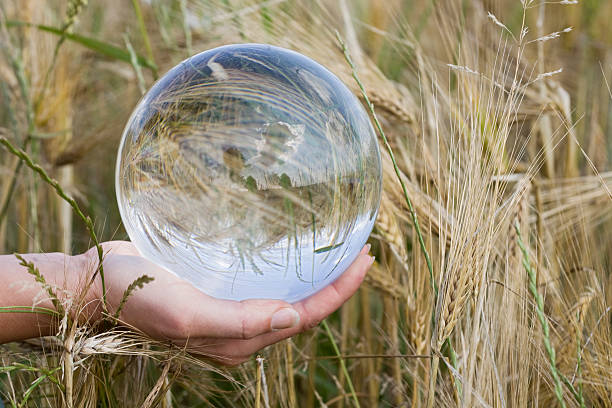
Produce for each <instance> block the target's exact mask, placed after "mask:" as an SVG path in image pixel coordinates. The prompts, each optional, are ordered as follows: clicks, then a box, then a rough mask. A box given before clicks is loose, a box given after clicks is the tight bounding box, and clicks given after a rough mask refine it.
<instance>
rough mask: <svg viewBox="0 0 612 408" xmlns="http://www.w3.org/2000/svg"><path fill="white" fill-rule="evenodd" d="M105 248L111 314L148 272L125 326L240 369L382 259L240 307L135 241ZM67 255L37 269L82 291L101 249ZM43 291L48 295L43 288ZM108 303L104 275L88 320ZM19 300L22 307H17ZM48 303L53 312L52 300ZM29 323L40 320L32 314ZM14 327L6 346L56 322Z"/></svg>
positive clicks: (320, 315)
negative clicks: (307, 292)
mask: <svg viewBox="0 0 612 408" xmlns="http://www.w3.org/2000/svg"><path fill="white" fill-rule="evenodd" d="M102 247H103V250H104V254H105V256H104V275H105V283H106V297H107V305H108V310H109V313H111V314H112V313H114V311H115V310H116V308H117V306H118V305H119V303H120V302H121V298H122V297H123V293H124V291H125V289H126V288H127V287H128V286H129V285H130V284H131V283H132V282H133V281H134V280H135V279H137V278H138V277H140V276H142V275H144V274H146V275H148V276H150V277H152V278H154V280H153V281H152V282H150V283H147V284H145V285H144V286H143V287H142V288H140V289H136V290H135V291H134V292H133V293H132V294H131V296H130V297H129V299H128V300H127V303H126V304H125V306H124V307H123V309H122V311H121V315H120V316H119V319H120V321H121V322H123V323H124V324H125V325H126V326H129V327H132V328H135V329H137V330H140V331H142V332H144V333H146V334H147V335H149V336H150V337H152V338H154V339H157V340H161V341H171V342H173V343H175V344H177V345H179V346H181V347H185V348H186V349H187V351H189V352H191V353H194V354H201V355H204V356H207V357H209V358H212V359H214V360H216V361H218V362H220V363H222V364H226V365H236V364H240V363H241V362H244V361H246V360H248V358H249V357H250V356H251V355H252V354H253V353H255V352H257V351H258V350H260V349H262V348H264V347H266V346H268V345H270V344H273V343H276V342H279V341H281V340H283V339H286V338H288V337H291V336H294V335H296V334H298V333H300V332H303V331H305V330H308V329H311V328H313V327H315V326H317V325H318V324H319V323H320V322H321V321H322V320H323V319H324V318H326V317H327V316H328V315H330V314H331V313H332V312H334V311H335V310H336V309H338V308H339V307H340V306H341V305H342V304H343V303H344V302H346V301H347V300H348V299H349V298H350V297H351V296H352V295H353V294H354V293H355V292H356V291H357V289H358V288H359V285H360V284H361V283H362V281H363V279H364V277H365V274H366V273H367V271H368V269H369V268H370V266H371V265H372V263H373V261H374V258H373V257H371V256H369V255H368V251H369V245H366V246H365V247H364V248H363V249H362V251H361V252H360V253H359V255H358V257H357V259H356V260H355V261H354V262H353V264H352V265H351V266H350V267H349V268H348V269H347V270H346V271H345V272H344V273H343V274H342V275H341V276H340V277H339V278H338V279H337V280H336V281H335V282H334V283H332V284H331V285H328V286H327V287H325V288H323V289H322V290H321V291H319V292H317V293H316V294H314V295H312V296H311V297H309V298H307V299H305V300H303V301H301V302H298V303H295V304H289V303H287V302H283V301H280V300H262V299H254V300H244V301H241V302H236V301H230V300H220V299H216V298H213V297H211V296H208V295H206V294H204V293H203V292H201V291H199V290H198V289H196V288H195V287H193V286H192V285H191V284H189V283H188V282H186V281H183V280H182V279H180V278H178V277H177V276H175V275H174V274H172V273H170V272H168V271H166V270H165V269H163V268H161V267H158V266H157V265H155V264H154V263H152V262H150V261H148V260H147V259H145V258H143V257H142V256H141V255H140V254H139V252H138V250H137V249H136V248H135V246H134V245H133V244H132V243H130V242H126V241H111V242H106V243H103V244H102ZM43 255H44V254H43ZM50 255H63V254H50ZM63 256H64V258H66V259H68V260H65V261H64V262H63V268H62V266H61V262H60V261H59V260H58V259H56V258H53V259H54V262H55V264H56V265H55V269H56V270H55V271H54V270H53V269H54V268H52V267H49V266H48V264H49V259H50V258H47V261H46V262H47V263H46V264H44V265H43V266H39V265H38V264H37V267H39V269H40V270H41V273H42V274H43V275H44V276H45V277H46V279H47V281H48V282H54V283H55V284H57V285H58V286H60V287H61V286H62V284H63V285H74V286H73V290H76V289H75V288H76V286H78V285H81V287H82V285H83V282H86V281H87V277H86V276H91V271H93V270H95V267H96V265H97V252H96V251H95V248H93V249H91V250H89V251H87V252H86V253H84V254H82V255H78V256H75V257H68V256H66V255H63ZM32 257H34V258H35V259H32V258H30V256H27V257H26V258H27V259H28V260H31V261H32V262H34V263H35V264H36V262H37V261H39V262H42V263H44V262H45V261H44V260H41V259H40V258H36V256H34V255H33V256H32ZM0 258H6V256H4V257H0ZM5 263H6V262H5ZM2 266H3V261H2V259H0V272H2V269H3V268H2ZM11 268H12V269H15V271H14V272H16V269H18V268H21V269H22V271H21V272H22V273H24V274H25V268H23V267H20V266H17V267H16V266H15V263H14V262H13V263H12V264H11V265H10V266H9V268H8V269H9V270H10V269H11ZM57 269H60V270H61V271H62V272H58V271H57ZM71 274H76V275H77V277H74V276H70V275H71ZM26 275H27V274H26ZM2 279H3V275H0V283H1V281H2ZM30 286H31V285H30ZM38 289H39V292H40V287H39V288H38ZM0 291H1V290H0ZM27 296H28V295H27V294H26V295H25V296H24V294H23V293H22V294H21V297H20V298H19V299H13V300H14V301H12V302H11V301H10V300H9V301H8V303H7V301H6V299H3V300H2V301H1V302H0V303H2V305H5V304H6V305H8V304H12V305H24V304H29V305H31V304H32V300H31V299H30V303H23V302H24V301H25V300H27ZM30 296H31V294H30ZM101 298H102V288H101V280H100V279H99V278H97V279H96V280H95V283H94V284H93V285H92V286H91V288H90V290H89V291H88V293H87V294H86V297H85V299H84V305H86V306H85V307H84V309H83V312H84V313H83V315H84V316H86V317H87V318H89V320H90V321H92V320H94V321H95V320H98V319H100V318H101V317H102V312H101V311H102V308H101V300H100V299H101ZM0 299H2V298H0ZM19 300H21V303H16V302H19ZM40 306H44V307H49V305H48V304H46V303H45V302H42V303H41V304H40ZM11 315H13V314H8V315H6V314H0V329H2V330H0V331H4V332H6V330H9V332H10V330H11V323H10V316H11ZM7 317H8V320H9V322H8V323H7ZM82 317H83V316H81V318H82ZM3 318H4V319H3ZM28 319H30V320H31V319H32V317H31V316H28ZM28 319H26V320H28ZM3 323H4V324H3ZM34 323H37V324H36V328H35V330H34V329H33V328H32V327H29V326H32V325H33V324H34ZM13 324H17V325H19V326H20V327H19V328H18V330H17V333H16V334H15V335H13V336H9V337H7V336H0V341H11V340H18V339H22V338H27V337H33V336H36V335H45V334H50V332H51V331H52V329H51V325H50V324H49V323H45V322H44V321H41V319H38V321H37V322H36V321H32V322H29V323H27V322H26V323H24V321H23V318H22V319H19V320H18V319H15V318H13ZM7 325H8V327H7ZM28 325H29V326H28ZM23 326H25V327H23Z"/></svg>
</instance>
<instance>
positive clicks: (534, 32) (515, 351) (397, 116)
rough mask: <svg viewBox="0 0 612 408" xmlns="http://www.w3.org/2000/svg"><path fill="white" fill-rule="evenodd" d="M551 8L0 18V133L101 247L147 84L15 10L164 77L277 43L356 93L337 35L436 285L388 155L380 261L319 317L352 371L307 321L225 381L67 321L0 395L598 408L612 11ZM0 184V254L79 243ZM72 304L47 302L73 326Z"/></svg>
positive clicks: (12, 356) (107, 8)
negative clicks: (186, 64)
mask: <svg viewBox="0 0 612 408" xmlns="http://www.w3.org/2000/svg"><path fill="white" fill-rule="evenodd" d="M134 3H138V2H137V1H136V2H134ZM491 3H493V4H491ZM561 3H573V2H547V3H536V2H535V1H531V0H523V1H518V0H517V1H508V2H488V1H487V2H485V1H474V2H467V1H463V2H459V1H453V0H441V1H437V2H430V1H425V0H419V1H414V2H410V3H409V5H402V4H400V2H397V1H392V2H388V3H387V2H385V3H384V4H385V7H382V6H381V4H382V2H377V1H374V0H354V1H348V0H347V1H339V2H336V1H321V2H313V3H312V4H310V3H309V4H308V6H306V5H304V4H302V3H301V2H297V1H289V0H287V1H265V2H254V1H246V0H245V1H237V0H236V1H229V0H225V1H218V2H217V1H212V0H211V1H195V0H191V1H187V0H177V1H152V2H151V3H149V2H141V3H140V11H139V13H140V14H141V16H142V18H141V19H138V18H137V14H135V13H134V8H133V5H132V4H128V2H119V1H108V2H104V4H103V5H101V4H96V3H95V2H90V4H89V5H86V4H85V2H82V1H72V2H66V1H64V0H54V1H51V2H41V1H39V0H27V1H17V0H14V1H13V0H9V1H7V2H3V3H2V4H0V52H1V55H2V58H0V130H1V133H2V135H5V136H6V137H7V138H8V139H9V140H10V141H11V142H12V143H13V144H15V145H18V146H20V147H22V148H23V149H24V150H26V151H27V152H28V154H29V156H30V157H32V158H33V159H34V161H35V162H37V163H40V164H41V165H42V167H43V168H44V169H46V170H47V172H48V173H50V174H51V175H52V176H55V177H56V178H58V179H59V183H60V185H61V187H63V190H64V191H66V192H67V193H68V194H69V195H70V196H71V197H75V198H76V200H77V201H78V203H79V205H80V206H81V208H86V209H88V212H89V213H92V215H93V219H94V220H95V232H97V236H98V237H100V239H109V238H112V237H115V238H124V237H125V236H124V235H123V234H124V233H123V232H122V230H121V229H120V227H118V226H119V225H120V221H119V216H118V212H117V210H116V205H115V203H114V193H113V167H112V165H113V162H114V157H115V154H116V147H117V143H118V139H119V136H120V134H121V130H122V128H123V126H124V124H125V122H126V120H127V116H128V114H129V112H131V110H132V108H133V106H134V105H135V103H136V101H137V100H138V98H139V95H140V90H139V79H138V78H139V76H141V78H142V81H144V82H145V83H146V85H147V86H150V85H151V84H152V82H153V80H154V77H155V75H156V72H155V71H154V70H151V69H148V68H147V67H146V66H144V65H142V66H141V65H139V62H138V60H137V59H135V58H131V59H130V58H129V53H128V54H126V55H128V58H127V59H126V60H118V59H112V58H109V57H108V56H103V55H101V54H100V52H97V51H96V50H95V49H92V48H86V47H83V46H81V45H78V44H76V43H75V42H74V41H72V40H71V39H70V38H66V39H65V40H63V41H61V45H60V46H58V45H57V44H58V41H60V38H61V37H58V36H56V35H53V34H50V33H48V32H42V31H40V30H37V29H35V28H33V27H26V26H15V25H8V24H7V22H8V21H9V20H10V21H14V20H21V21H28V22H33V23H37V24H46V25H50V26H54V27H60V28H62V27H64V28H65V29H66V32H71V33H78V34H82V35H84V36H87V37H95V38H98V39H101V40H102V41H104V42H105V43H109V44H115V45H117V46H118V47H120V48H125V44H126V41H125V37H124V36H123V34H124V33H127V37H128V38H129V42H128V44H130V45H131V46H133V49H134V50H136V52H138V53H140V54H142V55H146V56H147V58H149V59H153V57H154V58H155V63H156V64H157V65H158V66H159V72H160V73H163V72H165V71H166V70H167V69H168V68H170V67H171V66H173V65H174V64H176V63H177V62H178V61H180V60H181V59H183V58H185V57H186V56H187V55H189V54H191V53H192V52H197V51H200V50H204V49H209V48H212V47H214V46H217V45H220V44H224V43H231V42H267V43H272V44H275V45H279V46H284V47H287V48H292V49H294V50H297V51H299V52H301V53H303V54H305V55H308V56H310V57H312V58H314V59H315V60H317V61H320V62H321V63H323V64H324V65H326V66H327V67H328V68H329V69H330V70H332V71H333V72H335V73H336V74H337V75H338V76H339V77H340V78H341V79H342V80H343V81H344V82H345V83H346V84H347V85H348V86H349V87H350V88H351V89H352V90H353V91H354V93H355V94H356V95H359V96H361V91H360V89H359V87H358V85H357V83H356V81H355V80H354V78H353V77H352V70H351V67H350V66H349V65H348V64H347V62H346V60H345V58H344V55H343V50H342V49H341V47H340V46H339V44H338V41H337V39H336V36H335V29H338V31H339V32H340V33H341V36H342V38H344V39H345V40H346V44H347V49H348V51H349V53H350V55H351V56H352V57H353V60H354V61H355V64H356V71H357V74H358V77H359V78H360V79H361V81H362V82H363V85H364V87H365V89H366V91H367V93H368V96H369V99H370V100H371V101H372V102H373V104H374V108H375V110H376V114H377V115H378V119H379V120H380V123H381V125H382V128H383V129H384V132H385V134H386V136H387V139H388V140H389V144H390V147H391V148H392V151H393V153H394V156H395V158H396V159H397V165H398V169H397V170H398V172H399V178H400V179H401V180H402V182H403V183H404V185H405V187H406V192H407V195H408V196H409V198H410V200H411V202H412V205H413V207H414V210H415V214H416V217H417V219H418V222H419V225H420V234H421V237H422V239H423V244H424V248H425V249H426V251H427V253H428V254H429V255H430V257H431V264H432V272H433V273H432V274H431V275H430V272H429V270H428V265H427V261H426V257H425V254H424V251H422V250H421V248H420V240H419V235H418V234H417V231H416V230H415V228H414V227H413V219H412V215H411V214H410V211H409V210H410V209H409V208H408V205H407V203H406V200H405V199H404V193H403V191H402V187H401V185H400V183H399V180H398V175H397V174H396V173H395V171H394V168H393V165H392V162H391V156H390V155H389V153H388V152H386V151H383V154H382V157H383V178H384V182H383V201H382V204H381V210H380V214H379V218H378V220H377V224H376V226H375V229H374V232H373V234H372V236H371V239H370V242H371V243H372V250H373V252H374V254H375V255H376V259H377V263H376V264H375V265H374V267H373V268H372V270H371V272H370V274H369V275H368V277H367V278H366V283H365V284H364V286H363V287H362V289H360V291H359V293H358V294H357V295H356V296H355V297H354V298H353V299H351V301H349V302H348V303H347V304H346V305H345V306H344V307H343V308H342V309H341V311H340V312H339V313H337V314H336V315H334V316H332V317H331V318H330V319H328V323H329V328H330V331H331V337H333V338H334V339H335V341H336V342H337V344H338V348H339V352H340V354H341V355H342V358H343V361H344V363H345V364H346V373H345V372H344V370H343V369H342V364H340V361H339V360H338V358H337V356H336V353H334V350H333V347H332V344H331V342H330V341H329V338H330V337H329V336H327V335H326V333H324V332H323V331H322V329H320V328H318V329H314V330H312V331H311V332H309V333H305V334H303V335H300V336H298V337H296V338H294V339H292V340H291V341H287V342H283V343H281V344H279V345H276V346H273V347H270V348H268V349H267V350H264V351H262V354H261V356H262V358H263V359H261V360H255V359H254V360H253V361H252V362H250V363H247V364H244V365H242V366H241V367H238V368H237V369H233V370H225V369H220V368H217V367H214V366H211V365H209V364H207V363H206V362H204V361H202V360H199V359H196V358H194V357H193V356H190V355H188V354H185V353H184V352H183V351H182V350H180V349H177V348H172V347H169V346H168V345H167V344H162V343H158V342H154V341H151V340H150V339H146V338H145V337H144V336H142V335H140V334H138V333H135V332H131V331H128V330H124V329H120V328H117V327H115V328H110V329H109V328H107V327H102V326H97V327H88V326H83V325H80V324H78V323H76V321H72V320H71V319H68V318H62V317H61V316H60V317H59V318H58V319H59V321H60V325H59V327H60V330H59V332H58V334H57V335H56V336H52V337H49V338H44V339H38V340H35V341H28V342H23V343H19V344H8V345H3V346H1V356H0V360H1V365H2V368H0V392H1V395H2V398H3V399H4V401H5V402H7V403H8V405H11V404H12V405H13V406H20V405H21V406H40V407H47V406H51V407H54V406H62V405H65V406H69V407H73V406H74V407H94V406H104V407H111V406H112V407H114V406H117V407H119V406H147V407H150V406H163V407H179V406H262V407H264V406H267V405H269V406H271V407H275V406H279V407H295V406H305V407H310V406H328V407H348V406H353V405H355V404H354V400H353V399H352V395H351V394H352V393H351V392H350V391H349V386H348V384H349V382H350V383H352V384H353V385H354V388H355V395H356V396H357V397H358V400H359V402H360V405H361V406H364V407H374V406H381V407H384V406H415V407H416V406H427V405H428V404H429V406H465V407H472V406H495V407H514V406H516V407H524V406H542V407H548V406H555V404H558V405H561V403H560V402H559V398H561V399H562V401H563V403H562V404H563V405H565V406H567V407H590V406H597V407H612V381H611V380H610V378H612V374H611V373H612V323H611V322H612V312H611V307H612V304H611V300H610V299H612V234H610V233H609V231H610V229H611V228H612V193H611V191H612V173H611V169H610V164H609V154H610V153H611V152H612V118H611V116H610V112H612V92H611V91H610V85H609V84H610V82H612V43H611V42H610V39H611V38H612V30H611V28H610V25H609V21H610V18H612V7H610V5H609V4H607V3H606V2H604V1H597V0H584V1H581V2H580V4H561ZM137 20H139V21H142V23H143V24H144V25H143V27H144V28H145V30H144V31H142V30H140V29H137V28H136V27H138V25H137V24H134V22H136V21H137ZM570 26H571V27H572V30H571V31H568V30H566V31H565V32H564V29H565V28H566V27H570ZM551 33H552V34H551ZM553 37H554V38H553ZM538 39H540V40H538ZM56 47H57V48H58V52H57V54H55V53H54V50H55V49H56ZM126 52H127V51H126ZM130 61H132V64H130ZM561 68H562V69H563V71H562V72H558V71H559V69H561ZM47 76H48V78H47ZM381 144H382V140H381ZM92 149H93V150H92ZM109 158H111V159H109ZM71 169H74V170H71ZM0 175H1V177H0V180H2V181H1V182H0V209H2V207H3V204H5V203H6V206H5V207H6V212H5V213H2V214H0V251H2V252H9V251H18V252H26V251H52V250H65V251H69V250H70V249H72V250H73V251H82V250H84V249H86V248H87V247H88V245H89V244H90V241H89V240H90V235H88V234H87V231H86V230H85V229H84V228H82V226H81V224H78V223H75V226H74V227H72V220H71V218H72V217H71V215H70V214H71V213H70V212H67V211H66V210H65V208H64V207H62V206H63V205H64V204H62V203H60V201H58V200H57V198H55V197H56V195H55V193H54V191H53V190H52V189H50V188H48V186H47V185H45V184H44V183H42V182H41V181H39V180H40V179H39V178H38V176H37V175H36V174H34V173H32V172H30V171H28V170H27V169H26V168H25V167H22V166H21V165H20V164H19V161H17V160H16V159H15V158H14V156H13V155H10V154H9V153H8V152H7V151H0ZM13 180H14V183H13ZM77 224H78V225H77ZM519 233H520V235H519ZM66 237H68V238H67V239H66ZM519 238H520V240H519ZM520 244H522V245H523V248H521V245H520ZM523 249H524V252H523ZM32 270H34V269H33V268H32ZM528 272H529V273H528ZM92 273H93V271H92ZM432 277H433V279H432ZM530 285H531V286H530ZM436 288H437V290H436ZM127 301H128V302H129V299H128V300H127ZM73 303H74V304H73ZM73 303H70V302H67V303H66V304H61V305H60V306H61V308H64V309H66V310H67V313H68V314H70V311H71V310H72V311H75V310H77V311H78V308H79V307H80V306H81V305H77V304H76V303H77V302H73ZM544 327H547V328H548V329H547V330H546V329H544ZM451 346H452V347H451ZM551 353H552V355H553V356H554V358H551ZM551 360H552V361H553V364H552V365H551ZM347 373H348V378H347V375H346V374H347ZM556 377H558V379H559V381H560V385H558V386H556V385H555V384H556V383H557V380H556ZM264 379H265V381H264ZM349 379H350V381H349ZM555 387H556V388H555ZM258 404H259V405H258Z"/></svg>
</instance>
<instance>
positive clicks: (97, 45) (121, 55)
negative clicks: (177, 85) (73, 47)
mask: <svg viewBox="0 0 612 408" xmlns="http://www.w3.org/2000/svg"><path fill="white" fill-rule="evenodd" d="M6 25H7V27H19V26H27V27H34V28H37V29H38V30H41V31H45V32H48V33H51V34H55V35H57V36H63V37H65V38H66V39H67V40H70V41H72V42H75V43H77V44H80V45H82V46H84V47H86V48H89V49H90V50H92V51H95V52H97V53H99V54H101V55H104V56H107V57H109V58H113V59H116V60H119V61H123V62H127V63H128V64H130V63H131V61H132V57H131V55H130V53H129V51H127V50H124V49H123V48H119V47H117V46H114V45H112V44H109V43H106V42H103V41H100V40H96V39H95V38H90V37H85V36H83V35H79V34H73V33H65V32H63V31H62V30H61V29H59V28H56V27H51V26H46V25H42V24H32V23H28V22H25V21H15V20H9V21H7V22H6ZM136 60H137V61H138V64H139V65H140V66H142V67H145V68H148V69H150V70H151V71H153V72H154V73H155V72H157V66H156V65H155V63H154V62H153V61H151V60H149V59H148V58H145V57H143V56H141V55H137V56H136Z"/></svg>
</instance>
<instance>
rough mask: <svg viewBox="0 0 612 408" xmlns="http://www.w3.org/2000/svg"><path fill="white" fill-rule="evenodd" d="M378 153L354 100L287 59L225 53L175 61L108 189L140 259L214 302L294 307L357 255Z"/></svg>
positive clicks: (135, 122)
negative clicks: (264, 301) (258, 301)
mask: <svg viewBox="0 0 612 408" xmlns="http://www.w3.org/2000/svg"><path fill="white" fill-rule="evenodd" d="M381 185H382V173H381V163H380V152H379V150H378V144H377V142H376V136H375V133H374V130H373V128H372V125H371V124H370V121H369V118H368V115H367V113H366V111H365V110H364V108H363V107H362V105H361V103H360V102H359V100H358V99H357V98H356V97H355V96H354V95H353V94H352V93H351V92H350V91H349V89H348V88H347V87H346V86H345V85H344V84H343V83H342V82H341V81H340V80H339V79H338V78H337V77H336V76H334V75H333V74H332V73H331V72H329V71H328V70H327V69H325V68H324V67H323V66H321V65H319V64H318V63H316V62H314V61H313V60H311V59H309V58H307V57H305V56H303V55H301V54H298V53H296V52H293V51H289V50H286V49H283V48H278V47H273V46H269V45H260V44H238V45H227V46H223V47H219V48H215V49H213V50H209V51H205V52H203V53H201V54H198V55H196V56H194V57H191V58H189V59H187V60H185V61H183V62H182V63H181V64H179V65H178V66H176V67H174V68H173V69H172V70H170V71H169V72H168V73H167V74H166V75H165V76H164V77H163V78H161V79H160V80H159V81H158V82H157V83H156V84H155V85H154V86H153V87H152V88H151V90H150V91H149V92H148V93H147V94H146V95H145V96H144V97H143V99H142V100H141V101H140V102H139V104H138V106H137V107H136V109H135V110H134V113H133V114H132V116H131V117H130V120H129V122H128V124H127V126H126V128H125V131H124V134H123V138H122V141H121V146H120V148H119V158H118V163H117V174H116V189H117V199H118V203H119V209H120V211H121V217H122V219H123V223H124V225H125V228H126V230H127V232H128V234H129V236H130V238H131V239H132V241H133V242H134V244H135V245H136V247H137V248H138V249H139V250H140V252H141V253H142V254H143V255H144V256H145V257H147V258H148V259H150V260H151V261H153V262H155V263H156V264H158V265H160V266H163V267H165V268H166V269H168V270H170V271H171V272H173V273H175V274H176V275H178V276H179V277H181V278H183V279H185V280H187V281H189V282H191V283H192V284H193V285H194V286H196V287H197V288H199V289H200V290H202V291H203V292H205V293H207V294H209V295H211V296H214V297H218V298H224V299H234V300H243V299H250V298H269V299H283V300H286V301H289V302H295V301H298V300H301V299H303V298H305V297H307V296H310V295H312V294H313V293H315V292H317V291H318V290H320V289H321V288H323V287H324V286H326V285H329V284H330V283H332V282H333V281H334V280H335V279H337V278H338V276H340V275H341V274H342V272H343V271H344V270H345V269H346V268H347V267H348V266H349V265H350V264H351V263H352V262H353V260H354V259H355V258H356V257H357V255H358V253H359V251H360V250H361V248H362V247H363V245H364V244H365V242H366V240H367V238H368V236H369V234H370V232H371V230H372V227H373V224H374V220H375V218H376V214H377V212H378V206H379V204H380V195H381Z"/></svg>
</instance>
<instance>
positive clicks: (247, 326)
mask: <svg viewBox="0 0 612 408" xmlns="http://www.w3.org/2000/svg"><path fill="white" fill-rule="evenodd" d="M214 303H216V304H215V305H214V307H207V308H201V309H200V310H201V311H202V314H206V316H198V317H197V321H199V322H201V324H197V325H195V326H196V327H198V326H199V327H198V329H196V330H194V331H195V332H196V333H193V335H195V336H196V337H225V338H235V339H251V338H253V337H256V336H259V335H261V334H265V333H269V332H272V331H277V330H283V329H288V328H291V327H296V326H297V325H298V324H299V323H300V315H299V313H298V312H297V311H296V310H295V309H294V308H293V307H292V306H291V305H290V304H289V303H287V302H283V301H280V300H260V299H253V300H244V301H242V302H234V301H228V300H216V299H215V301H214Z"/></svg>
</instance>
